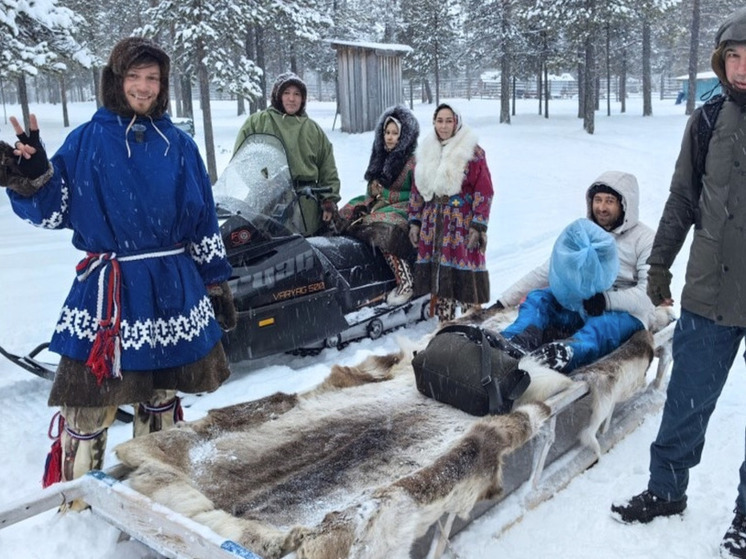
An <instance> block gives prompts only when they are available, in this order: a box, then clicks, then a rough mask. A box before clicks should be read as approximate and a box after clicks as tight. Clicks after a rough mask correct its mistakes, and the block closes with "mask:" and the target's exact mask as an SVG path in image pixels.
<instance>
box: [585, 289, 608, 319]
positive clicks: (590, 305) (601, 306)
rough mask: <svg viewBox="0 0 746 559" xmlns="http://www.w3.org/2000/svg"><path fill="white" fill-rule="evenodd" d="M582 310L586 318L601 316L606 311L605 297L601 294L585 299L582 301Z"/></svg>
mask: <svg viewBox="0 0 746 559" xmlns="http://www.w3.org/2000/svg"><path fill="white" fill-rule="evenodd" d="M583 308H584V309H585V312H587V313H588V316H601V315H602V314H603V312H604V311H605V310H606V297H605V296H604V294H603V293H596V294H595V295H592V296H591V297H588V298H587V299H583Z"/></svg>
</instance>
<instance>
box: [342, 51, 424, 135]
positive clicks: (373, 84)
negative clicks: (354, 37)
mask: <svg viewBox="0 0 746 559" xmlns="http://www.w3.org/2000/svg"><path fill="white" fill-rule="evenodd" d="M331 46H332V48H333V49H334V50H336V51H337V91H338V92H337V112H338V113H339V115H340V117H341V119H342V131H343V132H352V133H356V132H367V131H368V130H373V128H375V126H376V122H378V117H379V116H380V115H381V113H382V112H383V111H384V110H385V109H387V108H388V107H390V106H392V105H396V104H398V103H402V102H403V101H404V89H403V86H402V69H401V63H402V57H403V56H405V55H406V54H408V53H410V52H412V48H411V47H409V46H407V45H398V44H385V43H358V42H351V41H336V40H334V41H331Z"/></svg>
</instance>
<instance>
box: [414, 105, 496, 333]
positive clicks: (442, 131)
mask: <svg viewBox="0 0 746 559" xmlns="http://www.w3.org/2000/svg"><path fill="white" fill-rule="evenodd" d="M433 125H434V130H433V133H432V134H428V136H427V137H426V138H425V139H424V140H423V141H422V142H421V144H420V145H419V147H418V148H417V151H416V152H415V160H416V165H415V170H414V179H415V180H414V184H413V185H412V192H411V194H410V197H409V207H408V214H409V224H410V227H409V239H410V241H411V242H412V244H413V245H414V246H415V247H417V261H416V263H415V267H414V292H415V295H423V294H425V293H431V294H432V304H431V308H432V307H433V306H434V308H435V312H436V313H437V315H438V318H439V319H440V320H441V321H444V320H451V319H453V318H454V317H455V313H456V305H460V306H461V310H462V312H464V311H466V310H467V309H469V308H470V307H472V306H476V305H480V304H482V303H486V302H487V301H489V300H490V281H489V274H488V272H487V268H486V266H485V258H484V253H485V248H486V244H487V224H488V222H489V217H490V206H491V205H492V195H493V190H492V178H491V177H490V171H489V169H488V168H487V161H486V159H485V154H484V150H483V149H482V148H481V147H479V145H478V144H477V136H476V134H475V133H474V132H473V131H472V130H471V128H469V127H468V126H464V125H463V123H462V121H461V117H460V115H459V114H458V113H457V112H456V111H455V110H454V109H453V107H451V106H450V105H447V104H444V103H441V104H440V105H438V107H437V108H436V109H435V114H434V116H433Z"/></svg>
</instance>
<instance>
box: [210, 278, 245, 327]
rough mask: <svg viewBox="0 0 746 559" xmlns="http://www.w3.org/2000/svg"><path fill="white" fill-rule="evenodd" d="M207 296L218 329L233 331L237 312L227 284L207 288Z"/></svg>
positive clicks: (216, 284)
mask: <svg viewBox="0 0 746 559" xmlns="http://www.w3.org/2000/svg"><path fill="white" fill-rule="evenodd" d="M207 294H208V295H209V296H210V302H211V303H212V309H213V310H214V311H215V319H216V320H217V321H218V324H220V327H221V328H222V329H223V330H224V331H226V332H228V331H230V330H233V329H234V328H235V327H236V323H237V322H238V312H237V311H236V306H235V305H234V304H233V293H232V292H231V288H230V287H229V286H228V282H227V281H224V282H223V283H215V284H213V285H209V286H207Z"/></svg>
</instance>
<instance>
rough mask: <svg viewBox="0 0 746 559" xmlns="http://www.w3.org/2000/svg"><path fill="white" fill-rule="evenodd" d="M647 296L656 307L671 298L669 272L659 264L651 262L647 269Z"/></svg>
mask: <svg viewBox="0 0 746 559" xmlns="http://www.w3.org/2000/svg"><path fill="white" fill-rule="evenodd" d="M648 297H650V300H651V301H652V302H653V304H654V305H655V306H656V307H657V306H658V305H660V304H661V303H663V302H664V301H667V300H670V299H671V272H669V271H668V268H666V267H665V266H663V265H661V264H651V265H650V269H649V270H648Z"/></svg>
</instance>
